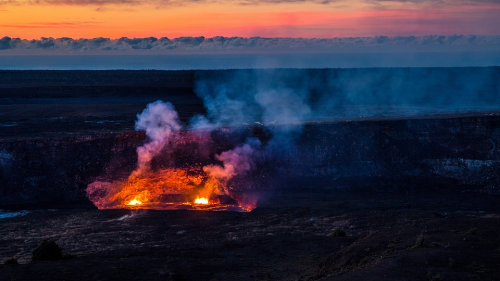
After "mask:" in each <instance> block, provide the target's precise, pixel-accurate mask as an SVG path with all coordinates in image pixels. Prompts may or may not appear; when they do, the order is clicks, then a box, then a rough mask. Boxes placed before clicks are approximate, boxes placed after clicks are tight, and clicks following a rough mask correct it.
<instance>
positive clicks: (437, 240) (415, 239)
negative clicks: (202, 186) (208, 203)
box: [0, 190, 500, 280]
mask: <svg viewBox="0 0 500 281" xmlns="http://www.w3.org/2000/svg"><path fill="white" fill-rule="evenodd" d="M498 203H499V199H498V198H496V197H492V196H489V195H478V194H465V193H459V194H449V193H448V194H443V193H411V194H402V193H359V192H357V193H351V192H314V191H311V190H309V191H302V192H298V191H294V192H290V193H288V192H287V193H281V194H275V195H274V196H270V197H267V198H266V199H265V200H262V201H261V203H260V204H259V207H258V208H257V209H255V210H253V211H252V212H250V213H235V212H203V211H153V210H138V211H131V210H106V211H98V210H33V211H31V213H29V214H26V215H24V216H20V217H15V218H10V219H3V220H2V239H1V241H0V253H1V254H0V258H1V259H2V260H3V261H5V260H7V259H8V258H11V257H16V258H17V259H18V261H19V263H20V264H19V265H1V266H0V279H2V280H497V279H498V278H499V277H500V272H499V270H498V264H499V262H500V237H499V236H500V235H499V233H500V232H499V231H500V224H499V220H500V210H499V207H498V206H499V204H498ZM342 232H345V237H342V234H341V233H342ZM42 239H52V240H55V241H56V242H57V243H58V244H59V245H60V246H61V248H62V250H63V254H68V255H73V257H70V258H67V259H63V260H57V261H42V262H30V260H31V256H32V254H31V252H32V251H33V249H34V248H36V247H37V245H38V244H39V243H40V241H41V240H42Z"/></svg>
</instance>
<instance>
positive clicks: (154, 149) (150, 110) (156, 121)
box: [132, 100, 182, 176]
mask: <svg viewBox="0 0 500 281" xmlns="http://www.w3.org/2000/svg"><path fill="white" fill-rule="evenodd" d="M181 127H182V126H181V123H180V120H179V115H178V114H177V111H175V109H174V106H173V105H172V104H171V103H169V102H163V101H161V100H158V101H156V102H153V103H150V104H148V106H147V107H146V109H144V111H143V112H142V113H141V114H138V115H137V121H136V122H135V129H136V130H144V131H146V136H147V137H148V141H147V142H146V143H145V144H144V145H143V146H140V147H138V148H137V158H138V160H137V162H138V163H137V169H136V171H134V173H133V174H132V175H133V176H137V175H140V174H142V173H143V172H146V171H148V170H149V168H150V163H151V160H152V159H153V157H155V156H156V155H158V154H159V153H160V152H161V150H162V149H163V148H164V147H165V146H167V145H168V144H169V142H170V136H171V133H172V131H178V130H180V129H181Z"/></svg>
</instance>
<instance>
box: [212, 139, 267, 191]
mask: <svg viewBox="0 0 500 281" xmlns="http://www.w3.org/2000/svg"><path fill="white" fill-rule="evenodd" d="M260 145H261V144H260V141H259V140H258V139H248V140H247V142H246V143H245V144H243V145H241V146H238V147H236V148H234V149H232V150H228V151H224V152H222V153H221V154H218V155H216V156H215V158H216V159H217V160H219V161H221V162H222V166H219V165H208V166H205V167H203V171H204V172H205V173H207V174H208V175H209V176H211V177H214V178H216V179H218V180H221V181H228V180H229V179H231V178H232V177H234V176H236V175H244V174H246V173H247V172H249V171H251V170H253V169H255V159H257V158H258V155H259V153H260Z"/></svg>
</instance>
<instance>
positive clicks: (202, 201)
mask: <svg viewBox="0 0 500 281" xmlns="http://www.w3.org/2000/svg"><path fill="white" fill-rule="evenodd" d="M194 203H195V204H203V205H207V204H208V199H207V198H205V197H201V198H200V197H198V198H196V200H194Z"/></svg>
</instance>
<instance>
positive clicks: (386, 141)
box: [0, 68, 500, 280]
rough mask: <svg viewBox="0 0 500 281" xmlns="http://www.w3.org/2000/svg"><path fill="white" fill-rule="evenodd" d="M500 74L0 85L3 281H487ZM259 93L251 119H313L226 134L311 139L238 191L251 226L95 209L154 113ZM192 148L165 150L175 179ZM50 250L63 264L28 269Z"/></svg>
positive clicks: (235, 218)
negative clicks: (147, 111) (290, 104)
mask: <svg viewBox="0 0 500 281" xmlns="http://www.w3.org/2000/svg"><path fill="white" fill-rule="evenodd" d="M499 74H500V71H499V69H498V68H450V69H439V68H434V69H418V68H417V69H358V70H357V69H350V70H340V69H336V70H259V71H246V70H242V71H179V72H175V71H1V72H0V168H1V169H0V209H4V211H2V212H0V224H1V226H2V227H1V229H0V262H2V263H4V262H6V264H2V265H0V280H88V279H91V280H498V279H500V271H499V270H498V264H499V262H500V234H499V233H500V207H499V206H500V204H499V203H500V198H499V195H498V194H499V193H500V192H499V190H500V188H499V187H500V185H499V183H500V177H499V176H500V134H499V133H498V132H499V128H500V118H499V117H498V116H497V114H498V108H497V104H499V103H498V102H499V101H500V99H499V98H498V97H499V96H500V93H499V89H500V86H499V84H498V83H499V81H500V79H498V78H499ZM266 77H267V78H266ZM269 77H270V78H269ZM227 81H237V83H233V82H227ZM256 81H257V82H258V83H257V82H256ZM262 81H264V82H262ZM254 82H256V84H255V83H254ZM259 83H263V84H259ZM221 84H223V85H225V86H224V87H220V85H221ZM254 84H255V85H257V86H258V87H257V88H261V89H260V90H259V91H263V92H265V93H268V95H264V96H260V98H261V100H260V105H262V104H264V105H267V104H272V103H273V102H276V101H279V100H280V99H271V100H268V99H262V97H268V96H273V95H274V93H276V92H279V93H285V97H289V98H291V99H292V100H293V99H294V98H295V97H296V96H295V95H294V94H291V93H294V92H299V93H305V94H301V95H300V99H299V101H300V102H301V104H307V106H308V107H307V108H306V109H307V110H304V107H295V108H294V110H298V109H300V110H301V111H300V112H299V113H296V111H287V110H284V109H283V108H281V109H280V108H278V109H277V112H278V113H280V114H277V115H276V114H271V113H270V112H269V111H266V110H267V109H268V108H267V107H266V108H265V110H264V111H263V112H261V113H260V114H261V115H260V116H259V115H258V114H254V113H255V111H252V110H240V111H238V110H236V111H235V112H241V113H242V115H240V117H242V118H233V119H230V120H229V121H228V120H224V119H221V118H219V119H220V120H218V121H221V122H222V121H227V122H229V123H230V124H229V125H230V127H231V126H232V128H236V127H241V128H242V129H241V130H240V131H239V132H240V133H241V132H245V134H246V135H252V136H254V137H258V138H260V139H261V140H262V141H263V143H264V142H265V141H266V140H267V139H269V138H270V137H269V135H270V134H273V133H275V131H273V130H274V129H275V128H278V127H279V126H278V127H271V129H269V126H268V125H269V123H272V122H273V120H274V119H273V118H275V117H279V116H280V115H282V116H284V115H286V116H287V117H290V118H291V119H287V120H288V121H295V122H299V121H300V122H302V121H304V122H305V123H306V124H305V125H303V126H302V125H300V124H299V126H300V130H299V134H297V135H295V136H296V137H294V138H293V140H294V143H293V150H291V151H293V154H287V155H288V156H287V157H285V158H283V159H278V160H276V161H275V162H273V161H274V160H273V161H268V162H266V165H267V166H266V165H264V166H258V167H257V168H256V170H255V171H254V172H252V173H249V174H248V175H246V176H245V177H243V178H239V179H238V178H237V177H236V179H237V180H241V182H242V183H244V184H245V186H247V187H248V186H251V187H252V188H250V190H249V191H248V192H251V193H252V194H253V195H254V197H255V198H259V200H258V204H257V208H256V209H254V210H253V211H252V212H248V213H237V212H205V211H187V210H184V211H182V210H178V211H155V210H97V209H96V208H95V207H94V206H93V204H92V203H91V202H90V201H89V200H88V198H87V196H86V192H85V190H86V187H87V185H88V184H90V183H91V182H93V181H95V180H99V179H101V178H103V177H104V176H108V177H109V178H113V177H120V176H123V175H128V174H129V173H130V172H131V171H133V170H134V169H135V167H136V161H137V155H136V148H137V147H138V146H140V145H142V144H143V143H144V139H145V136H144V134H143V133H142V132H132V131H133V130H134V120H135V119H136V115H137V114H138V113H140V112H141V111H142V110H143V109H144V108H145V107H146V105H147V104H148V103H151V102H154V101H156V100H158V99H162V100H165V101H170V102H171V103H172V104H173V105H174V106H175V108H176V110H177V112H178V113H179V117H180V120H181V121H182V122H188V120H189V119H190V118H191V117H192V116H194V115H195V114H205V115H207V116H209V117H210V114H211V112H214V110H216V109H217V106H216V105H217V103H214V102H213V101H214V100H216V101H217V97H219V96H215V97H214V96H211V95H210V94H206V93H210V91H212V90H213V91H218V92H221V93H228V94H226V97H229V99H226V100H224V102H225V103H222V104H224V105H227V100H232V99H233V100H234V99H236V100H238V99H237V98H240V99H239V100H244V98H243V99H241V97H242V96H240V94H237V93H239V92H240V91H238V90H239V89H241V92H245V93H247V92H248V93H250V94H253V95H254V96H257V97H259V95H258V94H259V91H257V93H255V92H252V89H253V88H249V87H250V86H249V85H254ZM294 89H295V90H294ZM281 90H282V92H280V91H281ZM203 93H205V94H203ZM328 93H330V94H328ZM231 95H232V96H231ZM243 97H245V96H243ZM361 100H364V101H365V102H362V103H361V102H360V101H361ZM207 105H211V106H207ZM236 108H237V107H236ZM223 109H224V108H223ZM232 109H234V108H232ZM252 109H255V108H252ZM285 109H286V108H285ZM308 110H309V111H308ZM233 111H234V110H233ZM310 112H312V113H314V114H309V113H310ZM298 115H301V117H302V118H298V119H293V118H294V116H298ZM235 116H236V115H235ZM212 117H213V118H215V117H214V116H212ZM219 117H220V116H219ZM271 117H272V118H271ZM215 119H216V118H215ZM278 121H279V120H278ZM285 121H286V120H285ZM255 122H258V123H255ZM300 122H299V123H300ZM278 123H279V122H278ZM272 126H275V124H274V123H273V124H272ZM294 126H297V123H295V124H294ZM228 132H229V133H228ZM231 132H232V131H231V130H228V129H224V130H219V131H217V130H216V131H215V132H213V133H212V135H211V145H212V147H214V148H213V150H214V151H213V152H214V153H220V152H221V151H224V150H226V149H228V148H230V147H231V146H233V145H234V144H235V139H236V140H237V139H241V135H240V133H238V137H235V138H233V136H232V135H231ZM190 145H191V144H190V143H189V141H185V142H184V143H183V144H182V145H179V147H180V148H179V149H178V150H176V151H175V152H172V155H174V156H175V158H176V159H177V162H176V163H175V165H178V166H180V167H181V166H182V165H191V164H192V163H194V162H199V160H198V158H196V157H195V158H193V156H192V153H190V152H191V151H192V150H191V146H190ZM290 155H291V156H290ZM295 156H296V157H295ZM186 159H187V160H186ZM193 159H194V160H193ZM207 159H208V160H210V159H209V158H207ZM207 159H202V160H203V161H208V160H207ZM181 160H182V161H181ZM106 173H107V174H106ZM103 174H105V175H103ZM233 184H235V183H233ZM45 239H51V240H54V241H55V242H56V243H57V244H58V245H59V246H60V247H61V249H62V252H63V255H62V256H61V259H57V260H53V261H36V262H32V261H31V259H32V252H33V250H34V249H35V248H36V247H37V245H39V244H40V242H41V241H42V240H45ZM12 258H14V259H15V260H16V261H17V262H18V263H19V264H12V263H15V262H13V260H10V261H9V262H7V261H8V260H9V259H12ZM9 263H10V264H9Z"/></svg>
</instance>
